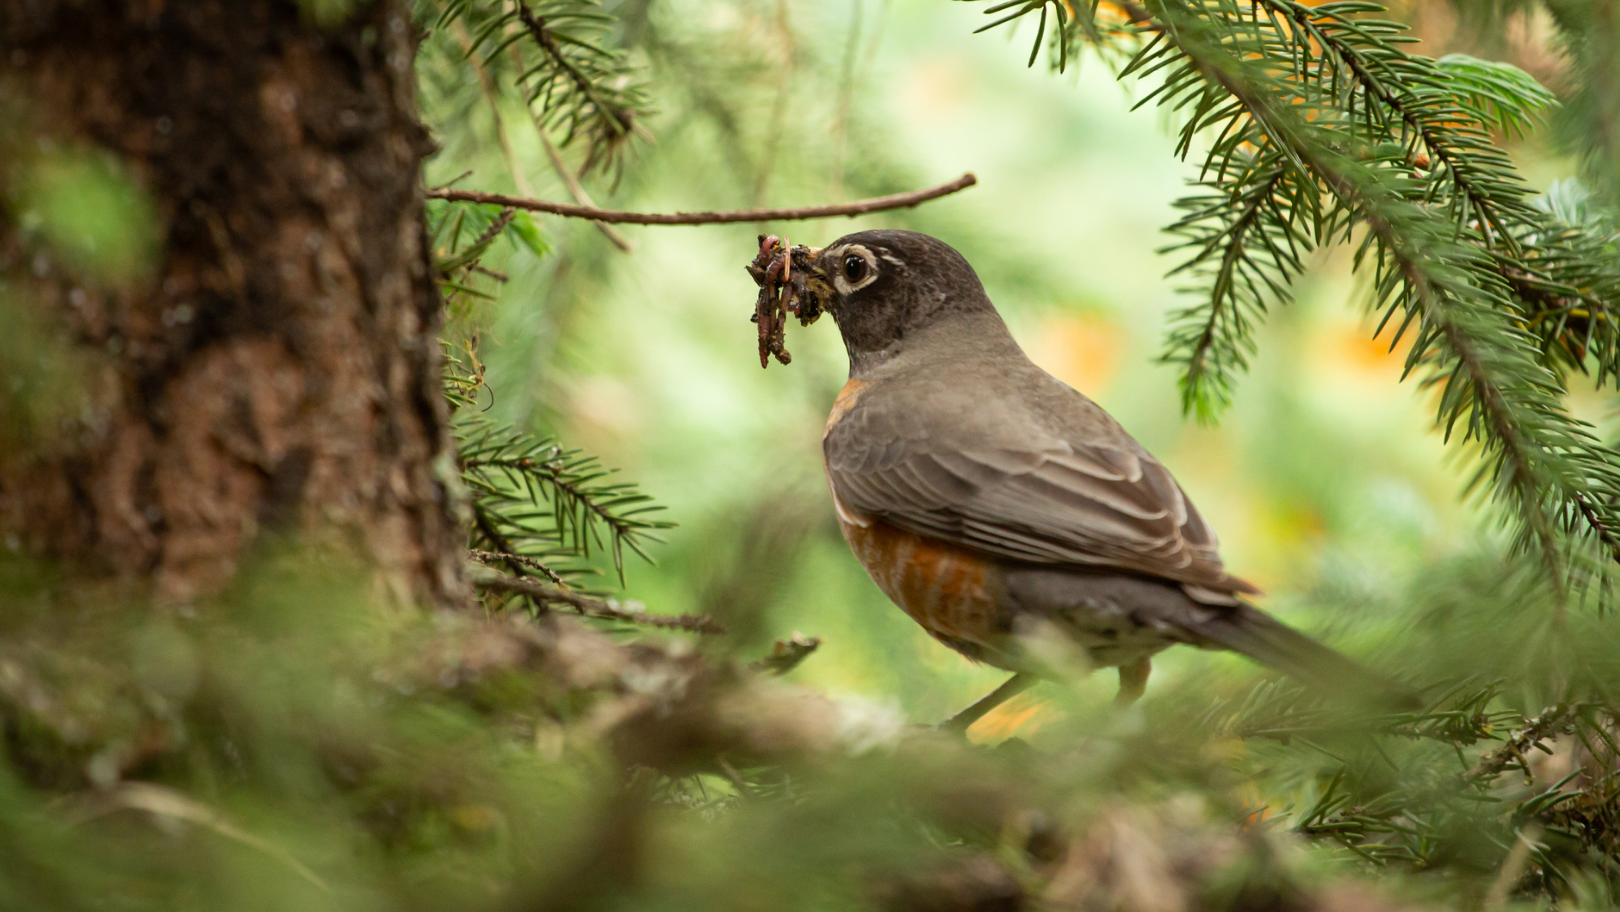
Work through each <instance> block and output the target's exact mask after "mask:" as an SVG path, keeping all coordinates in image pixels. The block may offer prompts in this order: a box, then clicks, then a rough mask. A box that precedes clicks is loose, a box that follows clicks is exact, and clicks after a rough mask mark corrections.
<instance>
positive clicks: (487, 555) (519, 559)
mask: <svg viewBox="0 0 1620 912" xmlns="http://www.w3.org/2000/svg"><path fill="white" fill-rule="evenodd" d="M467 556H468V557H471V558H472V559H473V560H475V561H478V562H479V563H481V564H503V563H504V564H506V565H508V566H511V565H512V564H521V565H522V566H525V567H528V568H529V569H531V570H539V571H540V573H541V575H543V576H544V577H545V578H546V579H548V580H551V581H552V582H553V583H556V584H557V585H559V586H561V585H564V583H563V578H562V577H561V576H558V575H557V571H555V570H553V569H551V568H550V567H547V566H546V565H545V564H542V563H541V562H539V561H537V560H535V559H534V558H532V557H526V556H524V555H522V554H511V553H509V552H496V551H485V550H483V549H482V548H468V549H467Z"/></svg>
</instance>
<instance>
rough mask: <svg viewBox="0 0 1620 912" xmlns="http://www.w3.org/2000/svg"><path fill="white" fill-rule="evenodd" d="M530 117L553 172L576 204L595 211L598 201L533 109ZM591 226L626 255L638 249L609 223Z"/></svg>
mask: <svg viewBox="0 0 1620 912" xmlns="http://www.w3.org/2000/svg"><path fill="white" fill-rule="evenodd" d="M530 117H531V118H532V119H533V120H534V128H535V130H536V131H537V132H539V134H540V147H541V148H543V149H545V150H546V158H549V159H551V170H553V171H555V172H557V177H558V178H560V179H561V180H562V182H563V186H564V187H567V188H568V195H569V196H571V197H573V198H574V202H576V203H578V204H579V205H581V206H586V207H589V208H591V209H595V208H596V201H595V200H593V199H591V195H590V194H589V193H586V192H585V188H584V187H583V186H582V185H581V184H580V182H579V178H577V177H575V176H574V172H573V171H570V170H569V169H568V164H567V163H566V162H564V161H563V160H562V153H560V152H558V151H557V147H556V146H555V145H552V142H551V138H550V137H548V136H546V131H545V125H544V124H542V123H541V122H540V120H539V118H534V117H533V109H532V108H531V109H530ZM591 224H592V225H595V226H596V230H598V231H600V232H602V236H603V237H605V238H607V239H608V241H609V242H610V243H612V244H613V246H615V247H617V248H619V249H620V250H622V251H624V252H625V253H630V252H632V251H634V250H635V249H636V245H635V244H632V243H631V242H630V239H629V238H627V237H625V236H624V235H622V234H620V233H619V231H618V229H616V228H614V227H613V226H612V225H609V224H608V223H607V222H601V221H597V222H592V223H591Z"/></svg>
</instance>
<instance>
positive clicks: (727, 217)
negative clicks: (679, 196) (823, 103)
mask: <svg viewBox="0 0 1620 912" xmlns="http://www.w3.org/2000/svg"><path fill="white" fill-rule="evenodd" d="M978 182H979V179H978V178H976V177H974V176H973V175H972V174H964V175H962V176H961V177H959V178H957V179H956V180H953V181H951V182H950V183H948V184H940V185H939V186H937V187H929V188H928V189H926V190H913V191H912V192H910V193H894V194H891V195H889V196H874V197H872V198H870V199H863V200H855V201H854V202H852V203H834V204H832V205H828V206H803V207H800V208H797V209H736V210H732V211H730V212H670V213H661V212H617V211H614V210H612V209H596V208H593V207H591V206H570V205H568V204H567V203H554V202H551V201H550V200H537V199H525V198H523V197H521V196H507V195H506V194H504V193H480V192H478V191H476V190H451V189H449V188H445V187H440V188H436V189H433V190H429V191H427V195H428V196H429V197H430V198H432V199H442V200H450V201H451V202H456V203H492V204H494V205H497V206H511V207H512V208H514V209H528V210H531V211H534V212H549V213H551V214H552V215H561V216H567V217H568V218H583V219H592V220H594V221H598V222H616V223H621V224H628V225H726V224H734V223H736V222H785V221H799V220H803V219H818V218H834V217H837V216H849V217H851V218H853V217H855V216H857V215H865V214H866V213H868V212H883V211H886V210H889V209H909V208H911V207H912V206H915V205H917V204H919V203H926V202H928V201H929V200H935V199H939V198H940V197H942V196H949V195H951V194H952V193H955V192H957V191H959V190H966V189H967V188H969V187H971V186H973V185H974V184H976V183H978Z"/></svg>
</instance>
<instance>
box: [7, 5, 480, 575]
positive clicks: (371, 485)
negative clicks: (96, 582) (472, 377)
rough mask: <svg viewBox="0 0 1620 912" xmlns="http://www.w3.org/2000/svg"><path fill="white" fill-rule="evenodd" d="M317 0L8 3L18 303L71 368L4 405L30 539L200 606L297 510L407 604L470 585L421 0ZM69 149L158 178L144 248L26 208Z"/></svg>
mask: <svg viewBox="0 0 1620 912" xmlns="http://www.w3.org/2000/svg"><path fill="white" fill-rule="evenodd" d="M302 6H303V7H304V9H303V10H302V11H301V9H300V5H298V4H294V3H292V2H272V0H186V2H166V0H139V2H127V3H125V2H110V0H103V2H86V0H79V2H70V0H63V2H52V0H0V135H3V134H6V133H8V132H9V133H10V134H11V136H10V138H9V139H0V205H3V207H4V208H3V209H0V282H3V283H4V284H0V321H5V320H6V319H7V318H8V313H9V315H10V316H16V317H17V318H18V319H19V320H21V319H23V318H25V317H28V316H29V315H37V316H38V318H39V320H40V321H42V322H40V325H41V326H42V327H44V329H43V330H42V333H43V335H42V338H45V339H47V340H48V341H50V342H51V343H52V344H53V345H56V346H58V347H59V348H60V350H59V351H55V353H54V354H53V357H54V358H55V361H54V362H52V363H56V364H58V365H61V364H68V365H71V369H70V370H66V371H61V370H59V371H58V372H57V375H53V376H58V379H60V380H61V385H62V386H65V387H67V389H66V390H62V389H53V388H46V389H43V390H42V392H41V395H45V394H46V393H49V394H52V395H54V396H55V397H56V398H55V400H53V401H58V403H59V404H60V405H61V407H60V408H56V409H55V411H53V412H51V413H50V415H49V419H50V420H48V421H40V420H32V421H30V420H27V419H28V415H29V414H34V416H35V419H37V417H38V416H37V414H35V413H37V412H38V411H39V408H40V406H39V404H38V402H21V401H18V397H17V396H16V395H13V396H11V398H10V399H9V400H6V402H7V404H6V405H5V406H3V407H0V408H3V410H4V411H5V414H0V418H3V419H4V422H3V423H4V424H5V428H6V430H5V431H4V432H3V436H0V533H3V534H4V541H5V544H6V545H7V546H9V547H10V548H11V549H12V550H13V551H26V552H29V553H31V554H34V555H38V556H43V557H48V558H50V559H54V560H59V561H62V562H63V563H65V564H66V565H67V566H69V567H71V568H73V570H74V571H75V572H76V573H78V574H81V575H84V576H88V577H89V578H92V579H120V580H134V581H136V582H137V583H138V584H140V585H150V586H151V588H152V591H153V592H154V593H155V594H156V595H157V596H158V597H159V599H161V600H164V601H168V602H186V601H190V600H193V599H198V598H204V597H207V596H209V595H210V594H214V593H217V592H219V591H221V590H222V589H223V588H224V587H226V586H227V585H228V584H229V583H230V582H231V580H232V579H233V578H234V576H235V574H236V572H237V570H238V568H239V566H240V565H241V562H242V560H243V558H244V557H245V556H247V555H248V554H249V553H250V551H251V549H252V547H253V546H254V544H255V543H256V542H263V541H264V540H266V539H267V537H275V538H279V537H281V536H279V535H272V533H288V534H291V535H294V536H297V537H300V538H302V539H303V540H305V541H310V540H312V539H313V540H314V541H315V542H317V543H318V544H319V546H320V547H323V548H325V547H336V548H338V549H339V550H340V551H346V552H348V553H349V554H350V555H351V556H355V557H358V558H360V559H362V560H364V561H366V562H367V563H368V564H369V565H370V566H372V567H374V568H376V571H377V577H376V579H377V582H378V584H379V585H380V586H381V588H382V589H384V590H385V591H386V592H387V593H388V594H390V595H391V596H393V597H395V598H398V599H400V600H408V601H416V602H427V603H436V604H444V603H449V602H453V601H455V600H457V599H459V598H460V597H461V596H462V593H463V588H464V586H465V582H464V579H463V575H462V572H461V570H460V555H459V552H460V547H461V545H462V544H463V541H462V536H461V532H460V529H459V527H458V523H457V522H456V519H455V512H456V511H455V509H454V508H453V504H452V500H453V498H452V497H451V495H450V492H451V491H452V490H454V482H453V481H451V480H450V479H449V478H448V477H447V476H448V475H450V474H452V473H453V466H454V463H453V461H452V460H451V459H450V452H451V450H450V441H449V437H448V432H447V427H446V421H447V407H446V405H445V402H444V399H443V396H442V395H441V393H440V383H439V371H440V352H439V348H438V341H437V330H438V328H439V324H440V307H439V300H438V295H437V290H436V287H435V285H434V282H433V275H432V271H431V261H430V253H429V251H428V249H427V242H426V238H425V236H424V234H423V227H422V190H421V184H420V177H419V167H420V162H421V159H422V157H423V156H424V155H425V154H427V153H428V152H429V151H430V149H431V142H430V140H429V138H428V136H427V133H426V131H425V130H424V128H423V127H422V126H421V124H420V122H419V121H418V118H417V105H416V99H415V77H414V73H413V70H412V67H413V57H414V46H413V42H414V36H413V33H412V26H411V23H410V19H409V4H408V3H407V2H404V0H374V2H369V3H367V2H360V3H355V4H352V6H353V7H354V8H353V9H352V10H350V11H349V12H348V13H347V18H346V21H341V22H330V21H327V22H321V21H317V20H318V19H319V18H320V17H316V16H314V14H313V13H311V11H312V10H314V11H319V10H321V9H327V8H332V7H334V6H336V7H338V8H340V9H341V7H342V4H333V3H305V4H302ZM339 18H342V17H341V16H340V17H339ZM86 150H90V151H88V152H87V151H86ZM8 153H9V154H8ZM70 153H71V154H81V153H82V154H91V155H93V156H101V157H103V158H109V157H110V158H111V159H112V160H113V162H112V164H111V165H109V167H111V168H113V169H114V171H115V172H117V173H123V174H127V175H128V176H129V178H130V180H131V181H132V182H133V183H134V184H135V185H136V186H138V187H140V188H142V190H143V191H144V193H145V194H146V196H147V197H148V198H149V199H150V200H151V209H152V210H153V211H154V212H155V225H156V227H155V229H154V230H155V236H156V237H157V238H158V239H159V242H160V246H159V247H158V249H157V250H156V251H154V253H153V254H152V256H151V258H150V263H151V265H150V266H149V267H148V268H146V269H145V270H144V271H143V270H141V269H139V268H136V269H134V270H129V271H126V274H123V275H118V276H112V277H108V276H107V275H100V274H95V272H94V270H86V269H84V268H82V267H81V266H80V265H76V263H75V261H74V260H73V258H72V257H71V256H68V255H67V254H66V253H64V251H63V249H62V247H61V245H60V244H54V245H53V242H52V238H51V237H50V236H49V232H48V231H42V230H39V229H38V227H37V225H35V224H34V222H37V221H38V220H37V219H33V220H32V221H31V216H30V212H29V210H28V205H29V203H28V199H29V198H30V196H29V194H30V193H31V192H33V189H34V187H35V186H36V185H37V182H38V181H39V180H40V175H41V174H43V173H45V172H43V171H41V170H40V169H42V168H49V167H51V162H52V157H53V156H62V155H68V154H70ZM7 307H9V308H10V311H9V312H8V311H7V310H6V308H7ZM61 346H65V348H61ZM15 347H16V346H13V348H15ZM38 360H39V361H40V362H41V363H44V361H45V360H46V359H45V357H44V355H41V356H40V358H39V359H38ZM10 361H11V362H12V363H6V361H5V359H3V358H0V376H3V373H4V372H9V373H14V374H16V376H18V377H21V376H23V374H25V373H26V372H27V371H28V370H32V369H33V362H32V361H30V360H29V359H28V358H26V357H17V356H16V353H15V352H13V357H11V359H10ZM23 385H24V384H23V382H22V380H20V379H14V380H13V383H12V386H13V387H14V389H15V388H20V387H22V386H23ZM50 386H51V385H50V384H46V387H50ZM63 403H65V404H63ZM29 409H33V412H29V411H28V410H29ZM25 413H26V414H25Z"/></svg>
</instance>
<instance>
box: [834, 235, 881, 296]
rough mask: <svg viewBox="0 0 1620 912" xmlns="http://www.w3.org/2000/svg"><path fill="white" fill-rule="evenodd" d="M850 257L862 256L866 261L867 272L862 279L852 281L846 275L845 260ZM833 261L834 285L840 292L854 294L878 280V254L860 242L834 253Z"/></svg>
mask: <svg viewBox="0 0 1620 912" xmlns="http://www.w3.org/2000/svg"><path fill="white" fill-rule="evenodd" d="M850 257H860V258H861V259H863V260H865V261H866V274H865V275H863V276H861V278H860V280H859V281H856V282H851V281H850V280H849V278H848V277H847V276H845V275H844V261H845V260H847V259H849V258H850ZM832 261H833V270H832V280H833V287H834V288H837V289H838V293H839V294H843V295H847V294H852V293H854V292H857V291H860V290H861V289H862V288H865V287H866V286H868V285H870V284H872V283H873V282H875V281H877V277H878V261H877V256H876V255H874V254H873V253H872V251H870V250H867V249H866V248H865V247H862V246H861V245H859V244H851V245H849V246H848V247H845V248H844V249H843V250H840V251H837V252H836V253H835V254H834V255H833V257H832Z"/></svg>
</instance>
